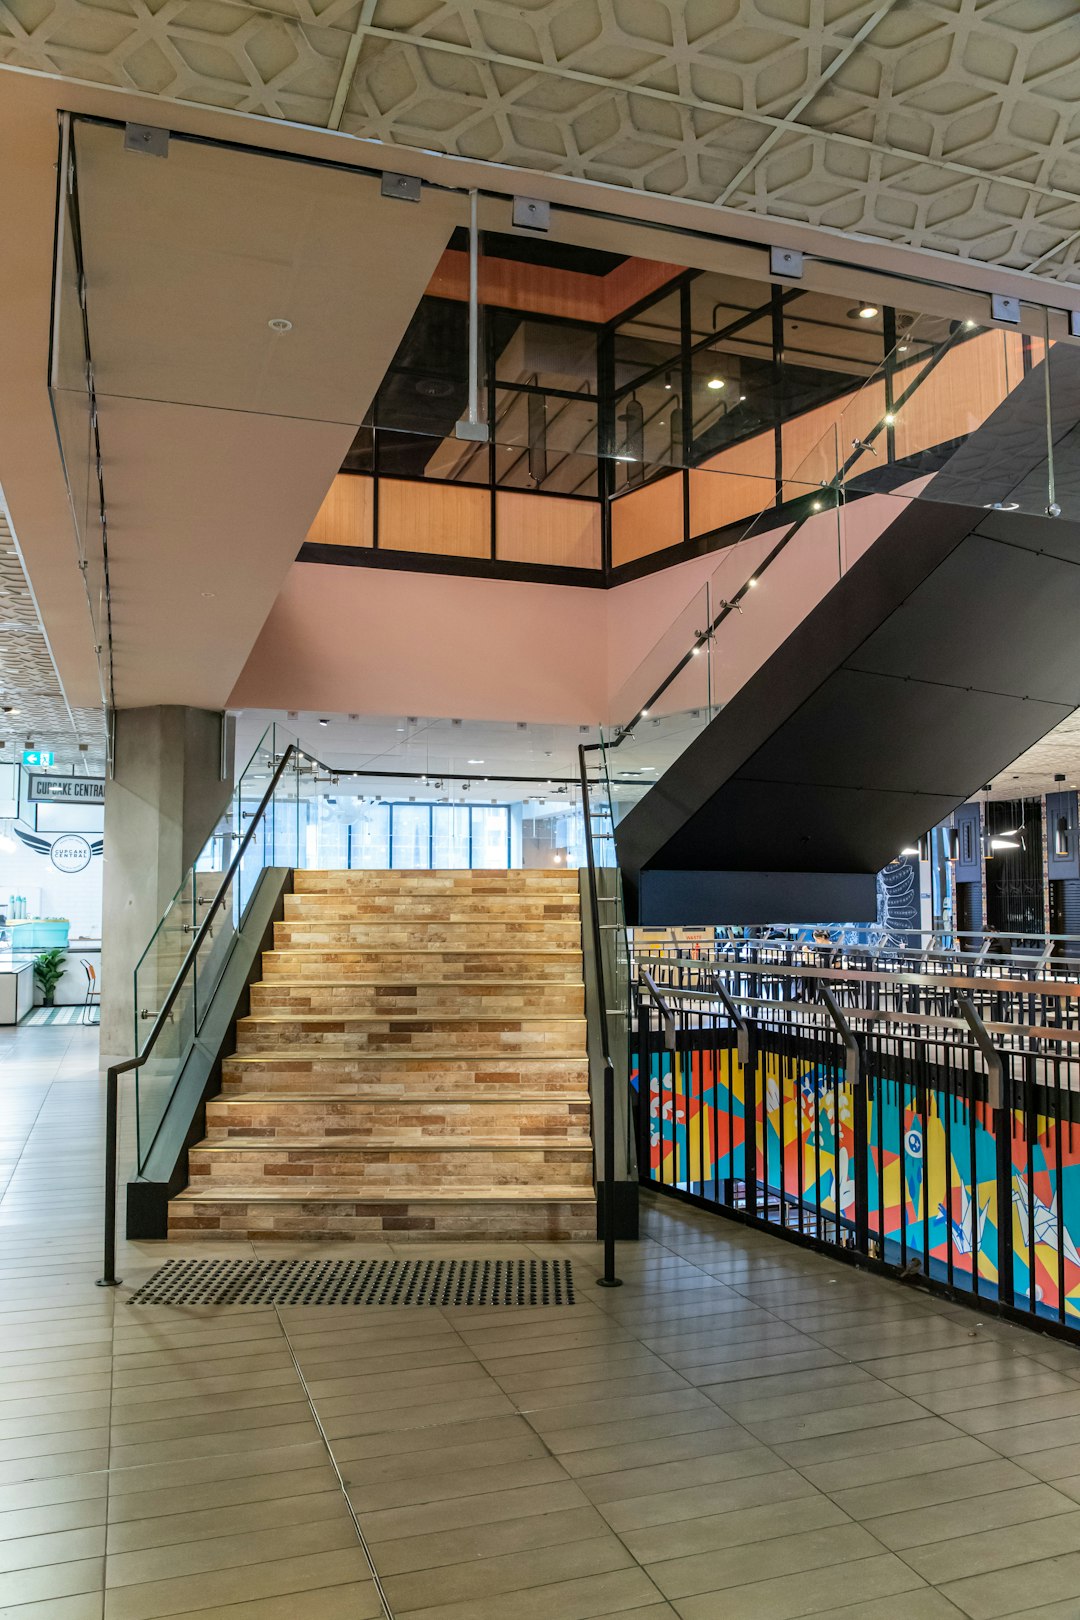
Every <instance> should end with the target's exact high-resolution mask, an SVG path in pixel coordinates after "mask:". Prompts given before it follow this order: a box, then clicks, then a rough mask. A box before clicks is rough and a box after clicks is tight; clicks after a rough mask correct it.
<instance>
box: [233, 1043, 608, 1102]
mask: <svg viewBox="0 0 1080 1620" xmlns="http://www.w3.org/2000/svg"><path fill="white" fill-rule="evenodd" d="M249 1088H255V1089H256V1090H257V1091H259V1092H261V1093H267V1094H269V1093H286V1094H288V1095H290V1096H299V1095H313V1096H326V1095H332V1096H335V1097H349V1096H357V1095H359V1094H361V1093H363V1092H370V1091H372V1090H373V1089H375V1088H377V1089H378V1091H379V1093H380V1094H382V1095H385V1096H388V1097H389V1096H396V1097H414V1096H453V1097H465V1098H466V1099H467V1098H469V1097H471V1096H475V1095H477V1094H481V1095H489V1096H490V1095H491V1094H493V1093H501V1092H506V1093H507V1094H513V1095H517V1094H518V1093H527V1094H532V1095H538V1094H544V1095H554V1096H568V1095H569V1096H575V1097H577V1096H587V1095H588V1090H589V1065H588V1059H587V1058H586V1057H585V1055H584V1054H581V1055H580V1056H574V1057H554V1056H551V1055H548V1054H543V1055H541V1056H529V1057H515V1056H512V1055H510V1056H505V1057H492V1056H490V1055H487V1056H476V1055H473V1056H470V1055H469V1054H467V1053H461V1052H451V1053H430V1052H429V1053H417V1052H411V1051H409V1050H407V1049H405V1050H401V1049H399V1050H396V1051H392V1052H337V1053H335V1052H328V1051H315V1052H288V1051H280V1050H279V1051H276V1052H246V1053H243V1054H238V1055H237V1056H235V1057H231V1058H226V1059H225V1062H224V1064H223V1067H222V1092H223V1095H224V1096H226V1097H229V1096H235V1095H239V1094H242V1093H243V1092H245V1091H246V1090H248V1089H249Z"/></svg>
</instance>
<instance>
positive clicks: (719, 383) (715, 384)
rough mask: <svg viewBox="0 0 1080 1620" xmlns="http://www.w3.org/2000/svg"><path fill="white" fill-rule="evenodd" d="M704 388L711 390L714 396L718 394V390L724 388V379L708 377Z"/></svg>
mask: <svg viewBox="0 0 1080 1620" xmlns="http://www.w3.org/2000/svg"><path fill="white" fill-rule="evenodd" d="M705 386H706V388H711V389H712V391H713V393H714V394H716V393H719V391H720V389H721V388H723V387H724V379H723V377H710V378H709V380H708V382H707V383H706V384H705Z"/></svg>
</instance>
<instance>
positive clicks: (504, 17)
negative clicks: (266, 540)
mask: <svg viewBox="0 0 1080 1620" xmlns="http://www.w3.org/2000/svg"><path fill="white" fill-rule="evenodd" d="M0 63H7V64H9V65H11V66H13V67H20V68H25V69H31V70H37V71H40V72H47V73H51V74H61V75H64V76H67V77H70V78H75V79H81V80H85V81H90V82H93V83H97V84H107V85H114V86H118V87H122V88H125V89H135V90H139V91H143V92H149V93H151V94H155V95H160V96H163V97H167V98H169V99H171V100H177V101H182V102H190V103H195V104H199V105H202V106H210V107H217V108H227V109H231V110H235V111H238V112H243V113H249V114H255V115H259V116H263V117H269V118H277V119H288V120H291V121H294V122H296V123H300V124H306V125H311V126H314V127H316V128H322V129H325V128H330V129H340V130H341V131H343V132H345V133H347V134H351V135H355V136H361V137H368V138H376V139H378V140H381V141H385V142H389V143H394V144H398V145H403V146H412V147H420V148H424V149H426V150H430V151H438V152H445V153H450V154H455V155H460V156H463V157H468V158H473V159H483V160H489V161H492V162H499V163H505V164H511V165H515V166H519V167H523V168H526V169H528V168H532V169H538V170H543V171H546V172H550V173H552V174H558V175H568V176H578V177H582V178H585V179H589V180H593V181H599V182H603V183H605V184H608V185H615V186H620V187H629V188H634V189H637V190H641V191H645V192H652V193H657V194H660V195H663V196H670V197H679V198H687V199H692V200H695V201H698V202H705V203H710V204H714V203H720V204H725V205H727V206H728V207H731V208H733V209H736V210H741V211H745V212H750V213H753V214H757V215H764V216H768V217H771V218H775V219H777V220H791V221H798V222H800V223H806V224H811V225H817V226H821V227H825V228H827V229H831V230H835V231H839V232H854V233H858V234H859V235H861V236H863V237H870V238H878V239H882V240H886V241H889V242H894V243H902V244H907V245H911V246H915V247H919V248H923V249H932V250H935V251H938V252H944V253H947V254H951V255H955V256H957V257H960V258H970V259H973V260H978V261H986V262H992V263H997V264H1001V265H1005V266H1009V267H1011V268H1014V269H1019V270H1024V269H1027V270H1034V271H1035V272H1036V273H1037V274H1040V275H1042V276H1045V277H1048V278H1051V279H1058V280H1061V281H1064V282H1069V283H1074V282H1077V281H1080V197H1078V193H1080V154H1078V153H1077V151H1076V150H1075V142H1076V139H1077V135H1078V134H1080V24H1078V22H1077V13H1076V6H1075V3H1074V0H545V3H537V0H514V3H509V0H263V3H262V4H260V5H253V4H247V3H243V0H197V3H194V0H104V3H103V0H93V3H90V0H0Z"/></svg>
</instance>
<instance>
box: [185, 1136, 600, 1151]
mask: <svg viewBox="0 0 1080 1620" xmlns="http://www.w3.org/2000/svg"><path fill="white" fill-rule="evenodd" d="M223 1148H227V1149H229V1151H230V1152H231V1151H234V1150H239V1151H241V1152H244V1153H249V1152H250V1153H265V1152H267V1151H268V1150H269V1149H273V1151H274V1152H275V1153H293V1152H301V1151H302V1152H304V1153H308V1152H311V1151H316V1152H322V1153H336V1152H338V1150H339V1149H341V1148H364V1149H371V1150H373V1151H375V1152H378V1153H415V1152H423V1153H471V1152H474V1151H480V1152H491V1153H501V1152H511V1151H512V1152H515V1153H516V1152H518V1151H521V1150H524V1151H527V1152H530V1153H537V1152H543V1153H550V1152H557V1153H581V1152H588V1153H589V1154H590V1155H591V1153H592V1142H591V1139H590V1138H588V1137H581V1138H580V1139H578V1140H575V1141H568V1140H567V1138H566V1137H555V1138H552V1137H548V1136H417V1137H402V1138H400V1139H398V1140H395V1139H393V1138H392V1137H371V1136H359V1135H351V1134H350V1133H348V1132H345V1131H343V1132H342V1133H341V1134H340V1135H339V1136H333V1137H330V1136H287V1137H281V1136H211V1137H204V1139H203V1140H202V1141H201V1142H196V1143H195V1144H194V1146H193V1147H192V1148H191V1149H190V1150H189V1151H190V1152H192V1153H216V1152H220V1151H221V1150H222V1149H223Z"/></svg>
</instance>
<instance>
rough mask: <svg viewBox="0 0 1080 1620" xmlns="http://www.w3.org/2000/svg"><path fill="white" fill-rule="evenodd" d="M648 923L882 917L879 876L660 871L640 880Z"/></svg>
mask: <svg viewBox="0 0 1080 1620" xmlns="http://www.w3.org/2000/svg"><path fill="white" fill-rule="evenodd" d="M638 882H639V888H638V906H637V916H636V918H635V919H634V920H635V921H636V922H637V923H639V924H641V925H642V926H644V927H647V928H648V927H665V926H666V927H672V928H673V927H688V928H689V927H708V926H710V925H711V924H713V923H724V924H733V925H736V926H741V925H743V924H749V923H772V922H776V921H777V919H778V918H783V919H784V920H785V921H790V922H822V923H849V922H851V923H858V922H873V921H874V920H875V918H876V917H877V877H876V876H875V875H868V874H867V873H865V872H654V871H644V872H642V873H641V876H640V878H639V880H638Z"/></svg>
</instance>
